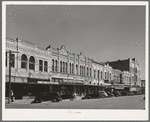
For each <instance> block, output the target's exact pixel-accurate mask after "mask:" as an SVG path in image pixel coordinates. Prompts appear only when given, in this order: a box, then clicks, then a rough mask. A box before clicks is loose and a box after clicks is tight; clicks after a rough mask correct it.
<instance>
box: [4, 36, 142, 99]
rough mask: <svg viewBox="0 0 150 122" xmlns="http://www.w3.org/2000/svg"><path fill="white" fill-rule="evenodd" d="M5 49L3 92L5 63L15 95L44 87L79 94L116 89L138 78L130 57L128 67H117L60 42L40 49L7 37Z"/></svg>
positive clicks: (44, 89) (136, 69) (30, 92)
mask: <svg viewBox="0 0 150 122" xmlns="http://www.w3.org/2000/svg"><path fill="white" fill-rule="evenodd" d="M10 50H11V52H12V53H11V56H10V55H9V54H10V53H9V51H10ZM15 52H18V53H15ZM5 53H6V58H5V67H6V68H5V72H6V78H5V82H6V85H5V86H6V96H8V89H9V64H10V65H11V89H12V90H13V91H14V94H15V96H16V98H20V97H22V96H25V95H35V94H37V93H38V92H48V91H58V92H59V93H60V94H63V93H64V92H69V93H70V94H72V93H77V94H78V95H82V94H85V93H86V91H89V93H96V92H97V91H99V90H107V89H111V88H112V85H113V86H114V87H115V88H116V89H117V87H118V88H121V87H122V85H123V84H124V85H126V86H128V85H129V84H130V86H131V84H132V85H135V84H134V83H135V81H136V83H138V81H140V77H139V74H140V68H139V65H138V64H137V63H135V62H134V61H133V60H129V61H128V63H129V65H128V67H127V68H125V69H124V70H121V69H119V67H117V68H118V69H117V68H113V65H112V64H111V63H100V62H96V61H94V60H92V59H90V58H87V57H85V56H84V54H83V53H82V52H81V53H80V54H75V53H70V52H69V51H67V50H66V48H65V46H63V45H62V46H61V47H60V48H57V49H55V48H53V47H51V46H50V45H49V46H48V47H47V48H46V49H43V48H40V47H38V46H37V45H35V44H33V43H30V42H27V41H24V40H19V39H16V40H13V39H9V38H7V39H6V49H5ZM9 61H11V63H9ZM133 64H134V67H133ZM131 81H132V82H131ZM112 83H113V84H112ZM115 85H116V86H115ZM121 89H122V88H121Z"/></svg>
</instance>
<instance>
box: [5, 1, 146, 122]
mask: <svg viewBox="0 0 150 122" xmlns="http://www.w3.org/2000/svg"><path fill="white" fill-rule="evenodd" d="M14 4H15V5H35V4H36V5H108V6H145V7H146V19H145V20H146V27H145V32H146V33H145V39H146V44H145V46H146V48H145V52H146V56H145V78H146V81H145V82H146V91H147V92H146V94H145V96H146V100H145V110H123V109H119V110H118V109H117V110H115V109H97V110H94V109H72V110H71V111H72V114H68V111H69V110H70V109H56V110H55V109H6V108H5V40H6V5H14ZM148 22H149V4H148V2H147V1H142V2H140V1H137V2H135V1H120V2H118V1H113V2H112V1H105V2H104V1H98V2H96V1H82V2H81V1H80V2H77V1H71V2H69V1H65V2H64V1H57V2H56V1H55V2H54V1H49V2H46V1H33V2H30V1H5V2H4V1H3V2H2V57H4V58H2V72H3V74H2V120H7V121H10V120H16V121H20V120H21V121H22V120H24V121H29V120H31V121H32V120H39V121H41V120H42V121H45V120H49V121H53V120H57V121H58V120H108V121H109V120H111V121H112V120H138V121H139V120H148V118H149V117H148V116H149V82H148V81H149V62H148V59H149V57H148V56H149V42H148V39H149V28H148V27H149V23H148ZM74 113H77V114H74ZM58 116H59V117H58Z"/></svg>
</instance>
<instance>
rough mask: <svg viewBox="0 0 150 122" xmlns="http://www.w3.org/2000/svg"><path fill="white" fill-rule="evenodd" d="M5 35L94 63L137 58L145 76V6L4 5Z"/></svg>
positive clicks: (142, 77)
mask: <svg viewBox="0 0 150 122" xmlns="http://www.w3.org/2000/svg"><path fill="white" fill-rule="evenodd" d="M6 37H8V38H12V39H15V38H19V39H20V40H26V41H29V42H32V43H34V44H36V45H37V46H39V47H42V48H46V47H47V46H48V45H51V46H52V47H54V48H60V47H61V46H62V45H64V46H65V48H66V50H67V51H69V52H70V53H75V54H80V52H83V54H84V56H85V57H87V58H90V59H93V60H95V61H97V62H105V61H116V60H119V59H120V60H124V59H128V58H136V59H137V60H138V63H140V66H141V79H145V7H144V6H102V5H95V6H92V5H87V6H83V5H7V7H6Z"/></svg>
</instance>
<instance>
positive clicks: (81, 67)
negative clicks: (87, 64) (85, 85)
mask: <svg viewBox="0 0 150 122" xmlns="http://www.w3.org/2000/svg"><path fill="white" fill-rule="evenodd" d="M81 75H82V76H83V66H82V67H81Z"/></svg>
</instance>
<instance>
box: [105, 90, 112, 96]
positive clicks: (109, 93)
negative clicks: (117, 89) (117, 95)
mask: <svg viewBox="0 0 150 122" xmlns="http://www.w3.org/2000/svg"><path fill="white" fill-rule="evenodd" d="M105 92H106V93H107V94H108V96H109V97H114V94H113V93H111V92H109V91H105Z"/></svg>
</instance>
